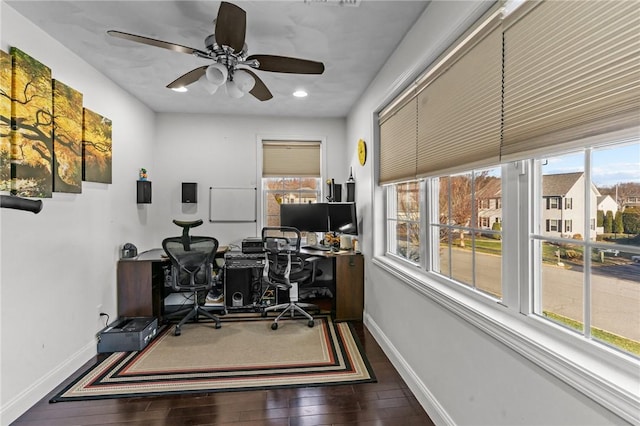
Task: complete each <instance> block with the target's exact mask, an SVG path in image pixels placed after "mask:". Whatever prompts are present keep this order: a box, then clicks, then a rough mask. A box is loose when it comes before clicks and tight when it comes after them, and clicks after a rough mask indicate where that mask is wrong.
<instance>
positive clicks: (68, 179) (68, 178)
mask: <svg viewBox="0 0 640 426" xmlns="http://www.w3.org/2000/svg"><path fill="white" fill-rule="evenodd" d="M53 114H54V118H53V149H54V163H53V164H54V177H53V190H54V192H68V193H80V192H82V93H80V92H78V91H77V90H74V89H73V88H71V87H69V86H67V85H65V84H63V83H61V82H60V81H58V80H53Z"/></svg>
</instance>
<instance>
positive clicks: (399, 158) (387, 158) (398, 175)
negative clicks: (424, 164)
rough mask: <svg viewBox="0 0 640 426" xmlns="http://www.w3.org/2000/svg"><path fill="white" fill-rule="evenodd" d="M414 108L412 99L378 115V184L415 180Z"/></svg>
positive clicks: (415, 121)
mask: <svg viewBox="0 0 640 426" xmlns="http://www.w3.org/2000/svg"><path fill="white" fill-rule="evenodd" d="M417 113H418V106H417V99H416V97H415V96H413V97H411V98H409V99H408V100H407V101H406V103H403V104H402V105H399V108H397V109H396V110H395V111H392V112H389V113H387V114H386V115H385V114H381V115H380V121H381V124H380V183H391V182H394V181H402V180H407V179H412V178H415V176H416V143H417V132H418V127H417V126H418V124H417V118H418V115H417Z"/></svg>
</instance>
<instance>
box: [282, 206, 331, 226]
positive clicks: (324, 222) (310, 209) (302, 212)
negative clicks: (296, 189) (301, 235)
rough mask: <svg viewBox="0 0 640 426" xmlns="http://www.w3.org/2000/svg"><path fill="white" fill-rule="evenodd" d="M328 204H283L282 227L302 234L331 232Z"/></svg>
mask: <svg viewBox="0 0 640 426" xmlns="http://www.w3.org/2000/svg"><path fill="white" fill-rule="evenodd" d="M328 217H329V214H328V212H327V203H305V204H281V205H280V225H281V226H292V227H294V228H298V230H299V231H301V232H327V231H329V220H328Z"/></svg>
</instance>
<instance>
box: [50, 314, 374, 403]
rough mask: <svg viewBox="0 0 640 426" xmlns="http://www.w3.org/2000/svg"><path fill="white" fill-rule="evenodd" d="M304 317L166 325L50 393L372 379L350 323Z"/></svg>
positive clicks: (133, 392) (73, 397)
mask: <svg viewBox="0 0 640 426" xmlns="http://www.w3.org/2000/svg"><path fill="white" fill-rule="evenodd" d="M314 318H315V323H316V325H315V327H313V328H309V327H307V321H305V320H294V321H289V320H286V321H281V322H280V327H279V328H278V330H271V321H270V320H269V319H265V318H260V317H236V318H232V317H231V316H225V317H223V319H222V328H220V329H218V330H216V329H214V328H213V323H207V322H204V323H194V324H186V325H185V326H184V327H183V328H182V335H181V336H178V337H176V336H174V335H173V327H167V328H165V329H164V330H163V331H162V332H161V333H160V334H159V335H158V336H157V337H156V338H155V339H154V340H153V341H152V342H151V343H150V344H149V345H148V346H147V347H146V348H145V349H143V350H142V351H136V352H115V353H113V354H111V355H110V356H109V357H108V358H106V359H105V360H103V361H101V362H99V363H97V364H96V365H95V366H93V367H92V368H90V369H89V370H88V371H87V372H86V373H84V374H83V375H82V376H81V377H80V378H78V379H76V380H75V381H74V382H73V383H72V384H70V385H69V386H67V387H66V388H65V389H64V390H63V391H61V392H60V393H59V394H58V395H56V396H55V397H53V398H52V399H51V402H61V401H77V400H84V399H107V398H123V397H132V396H157V395H169V394H181V393H195V392H198V393H206V392H226V391H239V390H256V389H270V388H284V387H302V386H326V385H339V384H348V383H366V382H375V381H376V380H375V376H374V373H373V370H372V369H371V366H370V365H369V362H368V361H367V359H366V357H365V355H364V353H363V352H362V350H361V348H360V343H359V341H358V338H357V336H355V335H354V334H353V332H352V330H351V327H350V325H349V323H344V322H341V323H334V322H333V321H332V320H331V318H330V317H329V316H323V315H316V316H315V317H314Z"/></svg>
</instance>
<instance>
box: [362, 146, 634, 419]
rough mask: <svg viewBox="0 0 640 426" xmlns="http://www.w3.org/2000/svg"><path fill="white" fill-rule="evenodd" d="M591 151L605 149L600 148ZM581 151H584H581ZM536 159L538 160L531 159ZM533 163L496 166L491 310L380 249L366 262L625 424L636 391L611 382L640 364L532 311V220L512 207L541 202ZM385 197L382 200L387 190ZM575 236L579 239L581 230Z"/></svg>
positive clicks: (535, 297)
mask: <svg viewBox="0 0 640 426" xmlns="http://www.w3.org/2000/svg"><path fill="white" fill-rule="evenodd" d="M604 139H606V138H604ZM638 142H640V141H638ZM609 143H610V142H609ZM597 146H598V147H601V146H606V144H604V143H602V144H598V145H597ZM586 148H588V147H584V149H586ZM574 150H575V148H574ZM567 151H570V149H568V148H566V147H565V148H564V149H563V150H561V151H558V152H549V153H546V155H545V156H547V157H548V156H552V155H558V154H562V153H565V152H567ZM539 157H540V155H538V156H536V157H534V158H539ZM534 158H530V159H527V160H521V161H513V162H509V163H504V164H502V168H503V169H502V170H503V174H502V177H503V182H504V187H503V194H502V195H503V197H502V203H501V204H502V209H503V214H502V221H501V223H502V225H503V227H502V235H503V244H505V245H504V246H503V262H502V268H503V270H502V274H503V275H502V276H503V297H502V301H499V302H498V303H496V300H495V298H491V297H489V296H487V295H486V294H483V293H481V292H478V291H476V290H475V289H473V288H469V287H468V286H466V285H459V284H457V283H454V282H453V281H452V280H450V279H448V278H446V277H442V276H439V275H437V274H435V273H433V272H431V271H430V270H428V267H427V266H428V264H425V262H422V263H421V264H420V265H415V264H411V263H409V262H407V261H406V260H405V259H402V258H400V257H397V256H393V255H389V254H388V253H386V250H385V251H384V252H383V253H379V255H377V256H374V257H373V260H372V261H373V264H374V265H376V266H378V267H380V268H382V269H384V270H386V271H388V272H389V273H391V274H392V275H394V276H396V277H397V278H398V279H399V280H401V281H403V282H404V283H406V284H407V285H409V286H411V287H413V288H414V289H415V290H416V291H418V292H420V293H422V294H424V295H425V296H426V297H429V298H430V299H432V300H434V301H436V302H437V303H440V304H441V305H443V306H444V307H446V308H447V309H449V310H451V311H452V312H453V313H455V314H458V315H459V316H461V317H462V318H464V319H465V320H467V321H469V322H470V323H471V324H474V325H476V326H477V327H478V328H480V329H482V330H484V331H486V332H487V333H488V334H489V335H491V336H492V337H494V338H495V339H497V340H499V341H500V342H502V343H504V344H505V345H506V346H508V347H510V348H512V349H514V350H515V351H517V352H518V353H520V354H521V355H523V356H524V357H525V358H527V359H529V360H531V361H532V362H534V363H535V364H537V365H539V366H541V367H542V368H544V369H545V370H547V371H549V372H550V373H551V374H553V375H554V376H556V377H558V378H560V379H561V380H563V381H565V382H566V383H568V384H569V385H571V386H573V387H574V388H576V389H578V390H579V391H581V392H582V393H584V394H585V395H587V396H589V397H591V398H592V399H594V400H596V401H597V402H599V403H601V404H602V405H603V406H605V407H608V408H609V409H611V410H612V411H614V412H615V413H616V414H617V415H619V416H621V417H622V418H624V419H627V420H629V421H631V422H633V421H637V420H638V419H637V418H636V417H634V414H633V413H635V410H636V407H637V404H638V402H639V400H640V398H638V397H637V396H636V395H634V394H633V392H631V391H630V389H631V388H632V387H633V386H634V385H635V384H634V383H632V381H630V380H622V381H620V380H616V379H620V378H621V377H633V376H634V375H635V374H637V369H638V367H639V366H640V360H639V359H638V358H635V357H634V356H633V355H631V354H627V353H625V352H622V351H620V350H618V349H615V348H612V347H609V346H607V345H606V344H604V343H602V342H599V341H593V340H591V339H588V338H585V336H584V335H581V334H577V333H575V332H573V331H572V330H569V329H567V328H566V327H564V326H561V325H559V324H556V323H554V322H552V321H550V320H548V319H545V318H542V317H539V316H538V315H537V314H535V313H534V307H535V306H536V303H538V302H539V294H538V293H536V292H535V287H534V286H535V282H534V280H535V276H534V274H533V268H534V265H535V259H536V256H539V253H537V250H536V249H535V248H532V246H531V243H530V235H531V230H530V228H529V225H531V226H533V225H532V219H533V218H534V217H535V215H536V213H535V211H534V207H533V206H532V205H531V204H533V203H528V204H527V205H526V206H524V207H522V206H520V207H522V208H518V207H517V206H518V201H517V200H520V202H521V200H532V199H538V200H540V202H542V196H541V194H540V193H539V192H540V191H541V188H537V187H536V185H534V183H535V180H534V177H535V176H534V172H533V170H534V161H535V160H534ZM460 172H462V171H460ZM453 173H455V172H454V171H452V172H451V174H453ZM589 178H590V177H589ZM433 191H434V189H433V188H432V187H431V186H430V185H429V184H428V179H427V180H426V182H425V184H424V192H425V193H432V192H433ZM384 193H385V194H386V190H385V191H384ZM428 196H431V197H433V196H435V195H427V196H421V200H423V202H424V203H425V206H424V209H423V210H422V211H423V212H425V214H424V215H423V216H424V219H423V220H422V221H421V222H422V223H423V227H424V228H426V227H427V226H426V224H427V223H429V222H428V221H429V219H428V217H429V215H433V214H436V212H434V211H433V209H431V208H430V207H429V205H427V204H428V203H427V201H426V199H427V197H428ZM536 197H537V198H536ZM511 200H516V201H511ZM384 205H385V207H384V209H386V199H384ZM538 212H540V214H541V213H542V210H541V209H539V210H538ZM536 220H539V218H538V219H536ZM592 220H593V218H592ZM385 221H386V216H385ZM385 223H386V222H385ZM585 223H586V225H585V227H590V225H589V221H585ZM576 232H582V230H580V231H576ZM424 233H425V235H424V237H423V238H422V241H430V243H429V244H423V246H424V247H423V251H424V252H426V253H429V251H430V250H431V247H436V246H434V245H433V244H434V243H433V241H431V240H432V239H433V233H431V235H428V234H427V232H426V230H425V231H424ZM382 235H383V237H384V239H385V242H384V247H386V232H384V233H383V234H382ZM507 244H508V245H507ZM428 258H429V257H428V256H425V257H424V259H428ZM429 259H430V258H429ZM508 282H510V284H508Z"/></svg>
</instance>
